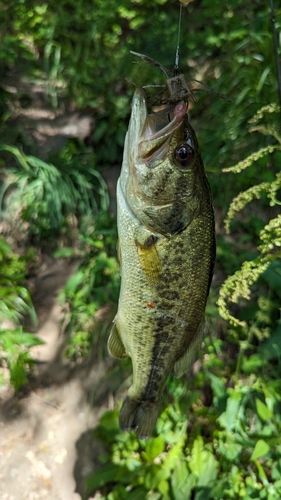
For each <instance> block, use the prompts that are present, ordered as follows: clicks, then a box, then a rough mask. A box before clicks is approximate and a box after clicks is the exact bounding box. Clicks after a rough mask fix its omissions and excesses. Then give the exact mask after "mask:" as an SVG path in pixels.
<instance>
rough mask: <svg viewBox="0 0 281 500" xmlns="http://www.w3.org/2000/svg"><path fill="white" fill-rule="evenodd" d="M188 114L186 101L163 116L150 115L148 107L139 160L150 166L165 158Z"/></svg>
mask: <svg viewBox="0 0 281 500" xmlns="http://www.w3.org/2000/svg"><path fill="white" fill-rule="evenodd" d="M145 106H146V102H145ZM186 113H187V104H186V103H185V102H184V101H180V102H178V103H177V104H176V105H175V107H174V109H173V110H172V111H170V112H169V110H168V111H167V112H164V114H162V116H161V115H157V114H155V113H153V114H148V113H147V107H146V120H145V122H144V126H143V130H142V133H141V140H140V142H139V145H138V156H139V159H140V160H142V161H144V162H145V163H146V164H149V163H151V162H152V161H154V160H157V159H160V158H161V157H163V155H165V153H166V152H167V150H168V148H169V144H170V140H171V137H172V135H173V134H174V132H175V131H176V130H177V129H178V128H179V127H180V126H181V124H182V122H183V120H184V117H185V116H186Z"/></svg>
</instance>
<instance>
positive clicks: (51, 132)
mask: <svg viewBox="0 0 281 500" xmlns="http://www.w3.org/2000/svg"><path fill="white" fill-rule="evenodd" d="M3 83H4V86H5V89H6V90H7V91H8V92H9V93H10V95H11V101H10V103H9V111H10V119H9V123H10V128H9V133H11V134H14V137H13V136H11V137H9V139H10V141H13V140H14V141H15V142H17V139H18V137H19V135H20V137H22V138H23V142H24V144H25V145H26V147H27V149H31V151H32V153H33V154H35V155H38V156H39V157H40V158H42V159H46V160H48V156H49V154H54V152H56V151H59V150H60V149H61V148H62V147H63V145H64V144H65V142H66V140H67V139H68V138H78V139H80V140H86V138H87V137H89V135H90V133H91V130H92V128H93V126H94V117H93V115H92V113H90V112H77V111H76V110H75V109H71V106H68V107H67V106H61V108H58V109H57V110H55V111H54V110H53V109H52V107H51V106H50V100H49V99H47V98H46V88H45V85H44V83H42V82H41V84H40V83H38V82H37V83H32V82H29V81H25V80H24V78H22V76H21V75H20V74H11V75H8V77H7V78H6V80H5V81H4V82H3ZM118 173H119V168H116V169H113V171H112V170H111V169H108V170H107V171H106V172H105V175H104V177H105V180H106V182H107V183H108V187H109V191H110V195H111V210H112V211H113V212H115V186H116V180H117V177H118ZM0 232H2V234H3V235H5V236H7V237H9V234H10V233H9V228H8V230H7V229H6V228H5V221H3V222H2V224H1V228H0ZM18 236H19V235H17V237H18ZM40 260H41V259H40ZM40 264H41V263H40ZM35 268H36V269H35V272H37V269H38V266H35ZM73 270H74V265H73V264H67V263H66V261H65V260H62V261H59V260H53V259H52V258H50V257H47V256H45V259H43V264H42V265H40V271H39V275H36V276H35V278H34V279H33V282H32V283H31V290H32V299H33V303H34V306H35V309H36V312H37V315H38V319H39V326H38V330H37V332H36V333H37V334H38V336H39V337H40V338H41V339H42V340H44V341H45V345H43V346H40V347H36V348H34V349H33V357H34V358H35V360H36V363H35V369H34V372H33V374H32V376H31V378H30V381H29V383H28V384H27V386H26V387H25V389H24V391H22V392H21V393H20V394H18V395H16V396H15V395H14V394H13V391H12V389H11V387H10V386H9V385H8V384H7V385H5V386H0V498H1V500H37V499H39V500H40V499H48V500H79V499H80V498H81V497H82V496H83V497H84V496H85V495H84V494H83V493H84V490H85V478H86V477H88V476H89V475H90V473H91V472H92V471H93V470H94V469H95V465H96V462H97V455H98V453H99V446H100V445H99V443H98V441H97V440H96V439H95V438H94V435H93V429H94V428H95V426H96V425H97V423H98V420H99V417H100V415H101V413H103V412H104V410H105V409H107V408H112V407H113V406H114V398H113V392H114V390H115V389H116V388H117V386H118V384H119V381H118V380H116V378H115V380H114V377H108V371H110V368H111V367H112V366H113V360H112V359H109V357H108V356H107V357H106V360H105V361H104V360H102V359H99V358H98V354H96V353H94V352H93V353H92V356H91V357H90V358H88V359H87V360H85V361H84V362H83V364H80V365H79V366H73V365H72V364H71V363H70V361H69V360H67V359H66V357H65V356H64V347H65V344H66V340H67V336H66V332H64V333H61V331H62V329H61V321H62V319H63V311H62V307H61V306H60V304H59V300H58V293H59V291H60V290H61V289H62V287H63V286H64V284H65V283H66V281H67V279H68V278H69V276H70V275H71V274H72V272H73ZM113 313H114V312H113V311H110V310H108V309H107V308H105V309H104V310H103V311H100V312H99V321H100V322H101V323H102V322H103V321H104V320H106V321H107V322H108V321H110V320H111V319H112V317H113ZM105 374H106V377H104V375H105Z"/></svg>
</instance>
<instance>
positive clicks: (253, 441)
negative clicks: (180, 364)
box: [85, 363, 281, 500]
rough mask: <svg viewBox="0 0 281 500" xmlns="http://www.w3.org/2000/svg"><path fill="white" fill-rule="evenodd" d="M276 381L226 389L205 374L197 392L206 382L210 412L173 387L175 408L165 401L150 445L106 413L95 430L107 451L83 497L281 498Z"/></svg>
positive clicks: (181, 385)
mask: <svg viewBox="0 0 281 500" xmlns="http://www.w3.org/2000/svg"><path fill="white" fill-rule="evenodd" d="M211 366H212V365H211V363H209V367H210V368H211ZM278 373H279V375H280V365H279V371H278ZM278 373H277V374H276V378H275V379H274V380H271V381H270V382H267V383H265V382H263V381H262V379H260V378H259V377H253V376H252V375H251V376H250V377H248V378H247V377H246V378H245V379H244V381H243V383H241V381H238V382H237V383H235V384H234V386H233V387H231V388H230V387H229V388H227V386H225V384H224V383H222V381H221V380H220V379H219V378H218V377H217V376H216V375H215V374H214V373H211V372H209V370H208V367H207V368H205V370H204V373H203V379H202V373H201V374H200V375H198V376H197V377H198V378H197V381H195V385H196V386H197V387H198V386H200V385H201V386H202V382H203V387H204V385H205V384H206V383H207V381H208V380H209V381H210V383H211V387H212V405H211V407H210V408H208V407H206V406H204V404H202V395H201V394H200V392H198V391H194V390H192V389H191V388H190V390H188V391H186V387H185V386H186V382H181V381H175V380H172V379H171V380H170V381H169V385H168V391H169V396H168V398H171V397H172V398H173V403H172V404H171V400H170V405H169V406H168V407H167V408H166V409H165V410H164V411H163V412H162V413H161V415H160V417H159V420H158V422H157V426H156V433H155V434H156V435H157V437H152V438H150V439H149V440H148V441H147V442H142V441H140V440H138V439H137V438H136V436H135V435H134V434H133V433H124V432H122V431H120V429H119V425H118V412H117V411H110V412H106V413H104V414H103V416H102V417H101V419H100V424H99V426H98V427H97V429H96V430H95V435H96V436H97V437H98V438H99V439H100V440H101V441H102V442H103V444H104V451H103V452H102V453H101V455H100V457H99V460H100V464H101V466H100V468H99V469H97V471H96V472H95V473H94V474H92V475H91V476H90V477H89V479H88V481H87V488H88V492H89V493H91V495H93V493H94V492H96V491H99V492H100V498H101V499H114V500H119V499H120V500H123V499H124V500H125V499H131V498H132V499H133V498H147V499H150V498H151V499H167V500H170V499H171V500H188V499H191V498H196V499H204V500H208V499H209V500H221V499H222V498H228V499H237V500H238V499H240V498H247V499H248V500H250V499H251V498H256V499H263V498H265V499H266V498H271V499H272V500H277V499H278V498H279V497H280V494H281V468H280V464H281V448H280V442H279V433H280V427H281V418H280V412H278V411H276V410H277V408H279V407H280V404H281V391H280V385H279V383H278ZM200 379H201V380H200ZM86 497H87V495H86V496H85V498H86Z"/></svg>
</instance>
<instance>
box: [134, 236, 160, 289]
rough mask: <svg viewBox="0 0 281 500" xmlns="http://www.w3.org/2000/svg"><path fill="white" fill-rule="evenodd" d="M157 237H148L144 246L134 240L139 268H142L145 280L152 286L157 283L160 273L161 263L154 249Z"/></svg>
mask: <svg viewBox="0 0 281 500" xmlns="http://www.w3.org/2000/svg"><path fill="white" fill-rule="evenodd" d="M157 239H158V238H157V237H156V236H154V235H151V236H149V237H148V238H147V239H146V241H145V242H144V244H141V243H139V242H138V241H137V240H136V242H135V243H136V246H137V249H138V256H139V261H140V264H141V267H142V268H143V270H144V272H145V274H146V276H147V278H148V279H149V281H151V282H152V283H153V284H157V283H158V279H159V275H160V273H161V272H162V265H161V261H160V258H159V255H158V252H157V248H156V245H155V243H156V241H157Z"/></svg>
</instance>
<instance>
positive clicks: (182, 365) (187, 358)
mask: <svg viewBox="0 0 281 500" xmlns="http://www.w3.org/2000/svg"><path fill="white" fill-rule="evenodd" d="M204 326H205V318H204V317H203V319H202V321H201V323H200V325H199V326H198V328H197V331H196V333H195V335H194V337H193V339H192V341H191V342H190V344H189V346H188V348H187V349H186V351H185V352H184V353H183V355H182V356H181V357H180V358H179V359H178V361H176V363H175V365H174V374H175V377H177V378H179V377H181V376H182V375H183V374H184V373H186V372H187V371H188V370H189V369H190V368H191V366H192V365H193V363H194V362H195V361H196V359H197V355H198V351H199V349H200V347H201V344H202V340H203V337H204Z"/></svg>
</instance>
